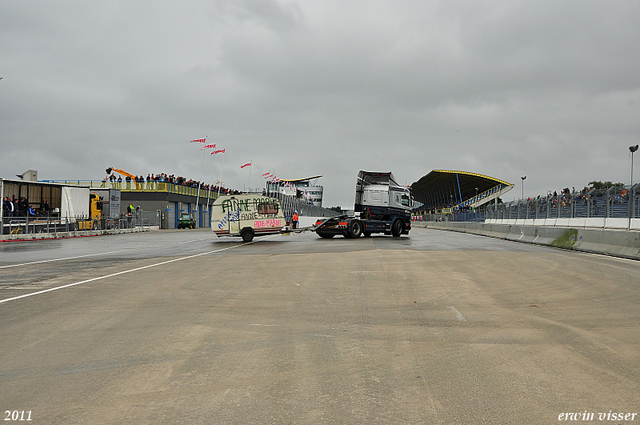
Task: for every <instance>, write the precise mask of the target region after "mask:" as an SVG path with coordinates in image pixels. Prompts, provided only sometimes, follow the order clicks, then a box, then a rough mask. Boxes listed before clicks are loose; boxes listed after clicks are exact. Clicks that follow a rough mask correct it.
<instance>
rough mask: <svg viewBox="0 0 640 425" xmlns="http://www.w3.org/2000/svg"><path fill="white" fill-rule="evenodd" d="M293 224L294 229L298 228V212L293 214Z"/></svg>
mask: <svg viewBox="0 0 640 425" xmlns="http://www.w3.org/2000/svg"><path fill="white" fill-rule="evenodd" d="M291 222H292V224H293V228H294V229H297V228H298V211H294V212H293V217H291Z"/></svg>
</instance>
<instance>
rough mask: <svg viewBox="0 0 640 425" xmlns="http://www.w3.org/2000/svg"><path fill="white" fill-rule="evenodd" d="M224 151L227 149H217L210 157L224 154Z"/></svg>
mask: <svg viewBox="0 0 640 425" xmlns="http://www.w3.org/2000/svg"><path fill="white" fill-rule="evenodd" d="M225 150H227V148H224V149H218V150H216V151H213V152H211V155H215V154H217V153H224V151H225Z"/></svg>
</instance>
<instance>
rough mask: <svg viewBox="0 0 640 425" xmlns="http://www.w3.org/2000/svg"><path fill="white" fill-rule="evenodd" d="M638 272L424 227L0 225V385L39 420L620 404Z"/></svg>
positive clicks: (295, 417) (462, 416) (538, 418)
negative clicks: (111, 231) (56, 228)
mask: <svg viewBox="0 0 640 425" xmlns="http://www.w3.org/2000/svg"><path fill="white" fill-rule="evenodd" d="M639 276H640V263H638V262H635V261H629V260H621V259H615V258H611V257H604V256H597V255H588V254H579V253H573V252H566V251H561V250H556V249H551V248H547V247H539V246H535V245H528V244H520V243H515V242H509V241H503V240H497V239H491V238H485V237H480V236H474V235H468V234H458V233H452V232H444V231H436V230H427V229H414V230H412V231H411V234H410V236H409V237H404V236H403V237H401V238H391V237H386V236H374V237H371V238H360V239H357V240H352V239H344V238H341V237H336V238H334V239H331V240H325V239H321V238H318V237H317V236H316V235H315V234H313V233H303V234H294V235H289V236H270V237H265V238H256V239H255V240H254V242H252V243H248V244H244V243H242V242H241V240H240V239H236V238H226V239H217V238H216V237H215V236H214V235H212V234H211V232H208V231H206V230H196V231H192V230H182V231H177V230H176V231H158V232H150V233H142V234H127V235H117V236H102V237H87V238H76V239H61V240H50V241H28V242H10V243H0V325H1V326H0V341H2V342H3V344H2V346H0V358H2V359H3V362H2V363H1V364H0V402H2V410H3V411H14V410H21V411H22V410H25V411H30V412H31V415H32V423H46V424H67V423H87V424H89V423H91V424H96V423H98V424H100V423H114V424H115V423H118V424H121V423H131V424H134V423H135V424H139V423H149V424H158V423H202V424H209V423H216V424H218V423H229V424H235V423H243V424H244V423H256V424H262V423H292V424H293V423H295V424H321V423H341V424H351V423H353V424H356V423H358V424H360V423H381V424H388V423H435V424H460V423H469V424H479V423H487V424H493V423H502V424H505V423H514V424H516V423H518V424H520V423H532V424H538V423H540V424H543V423H552V422H556V421H558V417H559V415H560V414H564V413H568V412H574V413H576V412H580V413H584V412H587V413H594V414H595V416H596V418H597V415H598V413H601V412H605V413H608V412H610V411H613V412H620V413H625V414H627V413H629V414H631V413H634V412H637V411H638V406H639V405H640V403H639V402H640V396H639V394H640V354H639V353H640V350H639V348H640V318H639V316H640V315H638V312H639V310H638V305H639V304H640V277H639ZM20 297H23V298H20ZM630 417H631V416H628V417H627V418H630ZM638 420H640V419H639V418H638V416H637V415H636V416H635V420H634V421H631V420H627V421H625V420H620V421H618V422H609V423H634V422H636V421H638ZM594 422H597V421H596V420H594ZM587 423H588V421H587Z"/></svg>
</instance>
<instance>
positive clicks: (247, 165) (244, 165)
mask: <svg viewBox="0 0 640 425" xmlns="http://www.w3.org/2000/svg"><path fill="white" fill-rule="evenodd" d="M244 167H251V162H247V163H245V164H242V165H241V166H240V168H244Z"/></svg>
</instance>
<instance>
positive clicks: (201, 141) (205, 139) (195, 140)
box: [189, 137, 207, 143]
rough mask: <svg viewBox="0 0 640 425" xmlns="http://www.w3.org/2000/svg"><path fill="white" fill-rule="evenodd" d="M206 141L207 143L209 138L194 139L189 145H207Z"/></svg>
mask: <svg viewBox="0 0 640 425" xmlns="http://www.w3.org/2000/svg"><path fill="white" fill-rule="evenodd" d="M206 141H207V138H206V137H205V138H204V139H193V140H192V141H190V142H189V143H205V142H206Z"/></svg>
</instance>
